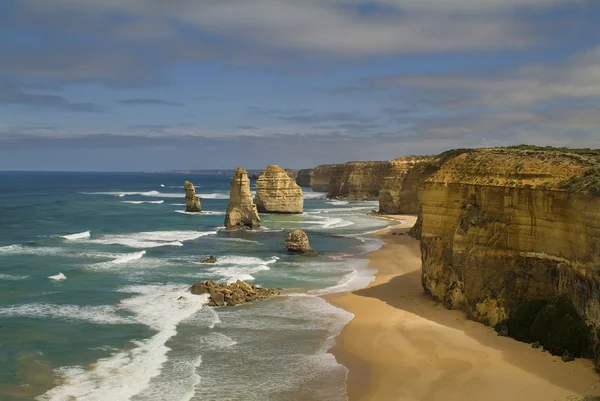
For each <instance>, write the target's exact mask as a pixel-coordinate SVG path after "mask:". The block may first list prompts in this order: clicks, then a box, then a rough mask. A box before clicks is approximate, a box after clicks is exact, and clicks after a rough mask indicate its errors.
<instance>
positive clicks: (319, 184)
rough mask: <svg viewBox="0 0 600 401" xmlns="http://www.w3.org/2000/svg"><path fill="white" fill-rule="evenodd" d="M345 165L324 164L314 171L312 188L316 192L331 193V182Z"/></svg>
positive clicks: (311, 182)
mask: <svg viewBox="0 0 600 401" xmlns="http://www.w3.org/2000/svg"><path fill="white" fill-rule="evenodd" d="M342 168H343V164H323V165H320V166H317V167H315V168H314V169H312V178H311V181H310V186H311V187H312V190H313V191H315V192H329V182H330V181H331V178H332V177H333V176H334V175H337V174H339V171H340V170H341V169H342Z"/></svg>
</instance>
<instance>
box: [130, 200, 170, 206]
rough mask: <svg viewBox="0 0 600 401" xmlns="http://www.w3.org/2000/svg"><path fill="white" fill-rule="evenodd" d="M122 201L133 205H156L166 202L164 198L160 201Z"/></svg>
mask: <svg viewBox="0 0 600 401" xmlns="http://www.w3.org/2000/svg"><path fill="white" fill-rule="evenodd" d="M121 202H122V203H131V204H132V205H141V204H142V203H151V204H154V205H162V204H163V203H165V201H164V200H159V201H121Z"/></svg>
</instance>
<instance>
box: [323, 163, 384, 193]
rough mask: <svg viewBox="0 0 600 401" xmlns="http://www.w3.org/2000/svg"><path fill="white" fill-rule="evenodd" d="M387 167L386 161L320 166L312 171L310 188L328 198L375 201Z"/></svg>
mask: <svg viewBox="0 0 600 401" xmlns="http://www.w3.org/2000/svg"><path fill="white" fill-rule="evenodd" d="M389 167H390V163H389V162H387V161H381V162H348V163H345V164H327V165H321V166H317V167H315V168H314V169H313V170H312V178H311V186H312V189H313V191H315V192H327V196H328V197H330V198H348V199H363V200H366V199H377V198H378V196H379V186H380V183H381V182H382V180H383V177H385V176H387V175H388V172H389Z"/></svg>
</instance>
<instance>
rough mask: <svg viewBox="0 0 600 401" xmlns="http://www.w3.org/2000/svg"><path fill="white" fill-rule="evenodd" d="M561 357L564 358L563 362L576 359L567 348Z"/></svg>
mask: <svg viewBox="0 0 600 401" xmlns="http://www.w3.org/2000/svg"><path fill="white" fill-rule="evenodd" d="M560 359H562V361H563V362H571V361H574V360H575V357H574V356H573V354H571V353H570V352H569V351H566V350H565V352H563V354H562V357H561V358H560Z"/></svg>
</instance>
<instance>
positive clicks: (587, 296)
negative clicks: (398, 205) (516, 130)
mask: <svg viewBox="0 0 600 401" xmlns="http://www.w3.org/2000/svg"><path fill="white" fill-rule="evenodd" d="M599 166H600V151H596V152H595V151H588V150H569V149H552V148H535V147H515V148H494V149H476V150H471V151H463V152H461V153H460V154H459V155H458V156H453V157H451V158H450V159H448V160H447V161H445V162H444V163H443V164H442V165H441V166H439V168H438V169H437V171H436V172H434V173H433V174H431V175H430V176H429V177H428V178H426V179H425V180H424V182H423V184H422V186H421V191H420V195H419V196H420V207H421V210H420V213H419V223H418V226H417V227H415V228H414V230H413V233H414V234H415V235H420V236H421V257H422V262H423V270H422V283H423V288H424V289H425V291H426V292H427V293H429V294H431V295H432V296H433V297H434V298H435V299H437V300H439V301H441V302H443V303H444V304H445V305H446V306H447V307H449V308H457V309H463V310H465V311H466V312H467V313H468V314H469V315H470V317H471V318H473V319H474V320H477V321H480V322H483V323H485V324H490V325H496V324H497V323H501V322H504V321H506V320H507V319H509V318H512V317H513V316H512V313H514V312H515V310H517V308H520V307H522V305H524V303H527V302H530V301H536V302H541V303H544V302H545V303H548V302H550V303H551V304H555V303H556V302H557V301H556V300H557V299H564V300H566V301H567V302H568V303H570V304H572V306H573V308H574V310H576V312H577V314H578V315H579V316H580V317H581V318H583V320H584V321H585V322H586V324H587V325H588V326H589V327H590V328H591V329H592V330H591V333H592V339H591V343H592V345H593V346H597V344H598V343H599V342H598V333H599V331H598V330H599V329H600V276H599V270H600V269H599V267H600V190H599V189H600V167H599ZM534 317H535V315H534ZM530 323H531V324H532V325H533V322H530ZM508 334H509V335H511V333H508ZM596 354H597V352H596Z"/></svg>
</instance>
